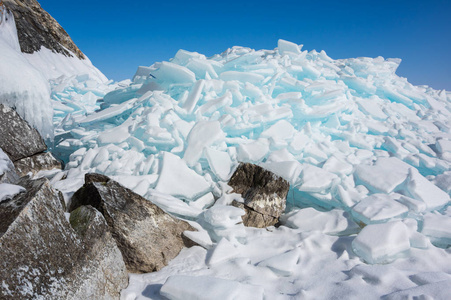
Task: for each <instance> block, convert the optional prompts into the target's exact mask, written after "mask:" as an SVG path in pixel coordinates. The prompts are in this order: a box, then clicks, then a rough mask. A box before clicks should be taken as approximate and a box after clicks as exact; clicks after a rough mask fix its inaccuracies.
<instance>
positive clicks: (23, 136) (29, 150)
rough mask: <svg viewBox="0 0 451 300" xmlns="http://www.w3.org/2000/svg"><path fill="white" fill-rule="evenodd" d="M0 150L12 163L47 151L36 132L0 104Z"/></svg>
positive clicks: (12, 111) (8, 108) (9, 109)
mask: <svg viewBox="0 0 451 300" xmlns="http://www.w3.org/2000/svg"><path fill="white" fill-rule="evenodd" d="M0 148H2V149H3V151H4V152H5V153H6V154H8V156H9V158H10V159H11V160H12V161H13V162H14V161H16V160H19V159H22V158H25V157H29V156H32V155H34V154H37V153H41V152H44V151H45V150H47V146H46V145H45V143H44V140H43V139H42V137H41V136H40V135H39V133H38V131H37V130H36V129H34V128H32V127H31V126H30V125H29V124H28V123H27V122H26V121H25V120H23V119H22V118H21V117H20V116H19V115H18V114H17V113H16V111H15V110H14V109H12V108H10V107H8V106H5V105H3V104H0Z"/></svg>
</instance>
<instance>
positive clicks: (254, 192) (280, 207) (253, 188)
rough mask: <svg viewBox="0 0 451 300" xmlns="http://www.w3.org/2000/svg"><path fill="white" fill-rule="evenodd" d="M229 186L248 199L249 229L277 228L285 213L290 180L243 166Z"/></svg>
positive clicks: (246, 204)
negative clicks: (276, 225) (273, 226)
mask: <svg viewBox="0 0 451 300" xmlns="http://www.w3.org/2000/svg"><path fill="white" fill-rule="evenodd" d="M229 185H230V186H231V187H232V188H233V190H234V192H235V193H239V194H241V195H242V197H243V198H244V204H243V203H239V202H237V201H234V202H233V203H232V205H234V206H237V207H240V208H243V209H244V210H245V212H246V215H244V216H243V223H244V225H246V226H251V227H258V228H263V227H267V226H271V225H275V224H276V223H277V222H278V220H279V217H280V215H281V214H282V213H283V212H284V211H285V207H286V199H287V195H288V190H289V189H290V184H289V183H288V181H286V180H285V179H283V178H282V177H279V176H277V175H275V174H274V173H272V172H270V171H268V170H265V169H263V168H262V167H259V166H257V165H254V164H250V163H241V164H240V165H239V166H238V168H237V169H236V171H235V173H234V174H233V175H232V177H231V178H230V181H229Z"/></svg>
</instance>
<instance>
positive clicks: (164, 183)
mask: <svg viewBox="0 0 451 300" xmlns="http://www.w3.org/2000/svg"><path fill="white" fill-rule="evenodd" d="M155 190H156V191H158V192H160V193H164V194H168V195H172V196H175V197H179V198H181V199H186V200H190V201H191V200H195V199H196V198H199V197H200V196H203V195H205V194H206V193H207V192H209V190H210V185H209V184H208V183H207V182H206V181H205V179H204V178H203V177H202V176H200V175H198V174H196V173H195V172H194V171H193V170H191V169H190V168H188V166H187V165H186V163H185V162H184V161H183V160H181V159H180V158H179V157H178V156H176V155H174V154H172V153H169V152H166V153H164V155H163V160H162V162H161V173H160V177H159V179H158V182H157V186H156V187H155Z"/></svg>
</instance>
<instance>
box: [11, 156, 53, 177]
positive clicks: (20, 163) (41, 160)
mask: <svg viewBox="0 0 451 300" xmlns="http://www.w3.org/2000/svg"><path fill="white" fill-rule="evenodd" d="M14 166H15V167H16V171H17V173H18V174H19V176H21V177H22V176H25V175H27V174H28V173H30V172H31V173H32V174H33V176H34V175H36V174H37V173H38V172H39V171H50V170H53V169H60V170H61V169H62V165H61V162H60V161H58V160H57V159H56V158H54V157H53V155H52V154H51V153H50V152H45V153H39V154H35V155H33V156H30V157H25V158H22V159H19V160H16V161H15V162H14Z"/></svg>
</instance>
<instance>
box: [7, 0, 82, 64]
mask: <svg viewBox="0 0 451 300" xmlns="http://www.w3.org/2000/svg"><path fill="white" fill-rule="evenodd" d="M3 4H4V5H5V7H6V9H7V10H8V11H11V12H12V13H13V15H14V19H15V22H16V28H17V34H18V36H19V44H20V49H21V51H22V52H24V53H29V54H31V53H33V52H36V51H39V50H41V47H42V46H44V47H46V48H47V49H50V50H52V52H57V53H61V54H63V55H65V56H68V57H72V55H71V54H70V52H69V51H67V49H68V50H70V51H72V52H73V53H75V54H76V55H77V57H78V58H80V59H85V56H84V55H83V53H82V52H81V51H80V49H78V47H77V46H76V45H75V44H74V42H73V41H72V39H71V38H70V37H69V35H68V34H67V32H66V31H65V30H64V29H63V28H62V27H61V25H60V24H58V22H57V21H56V20H55V19H54V18H52V16H50V15H49V14H48V13H47V12H46V11H45V10H43V9H42V7H41V6H40V5H39V3H38V2H37V1H36V0H3Z"/></svg>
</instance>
